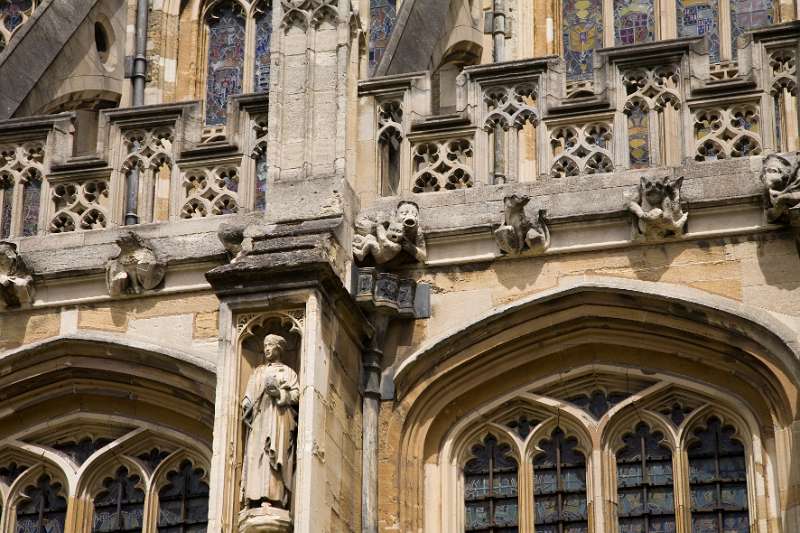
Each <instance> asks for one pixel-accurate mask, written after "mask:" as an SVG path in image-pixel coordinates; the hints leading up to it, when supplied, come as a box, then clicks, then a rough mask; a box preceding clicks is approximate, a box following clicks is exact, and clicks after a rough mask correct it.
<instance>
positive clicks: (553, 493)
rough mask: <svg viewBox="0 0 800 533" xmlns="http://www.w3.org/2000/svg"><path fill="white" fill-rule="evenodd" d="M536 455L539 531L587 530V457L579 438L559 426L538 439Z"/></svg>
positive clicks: (535, 499)
mask: <svg viewBox="0 0 800 533" xmlns="http://www.w3.org/2000/svg"><path fill="white" fill-rule="evenodd" d="M539 449H540V450H541V452H539V453H538V454H536V455H535V456H534V458H533V503H534V507H535V510H534V513H535V514H534V520H535V524H536V531H537V533H539V532H541V533H561V532H566V531H568V532H570V533H587V532H588V531H589V513H588V509H587V502H586V458H585V457H584V455H583V452H581V451H580V450H579V449H578V439H576V438H575V437H568V436H567V435H566V434H565V433H564V431H563V430H562V429H561V428H559V427H557V428H555V429H554V430H553V432H552V433H551V434H550V438H547V439H543V440H542V441H540V442H539Z"/></svg>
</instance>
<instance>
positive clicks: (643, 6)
mask: <svg viewBox="0 0 800 533" xmlns="http://www.w3.org/2000/svg"><path fill="white" fill-rule="evenodd" d="M655 38H656V16H655V0H615V1H614V42H615V43H616V44H617V46H622V45H626V44H638V43H649V42H652V41H654V40H655Z"/></svg>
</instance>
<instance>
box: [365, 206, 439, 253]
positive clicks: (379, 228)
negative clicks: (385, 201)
mask: <svg viewBox="0 0 800 533" xmlns="http://www.w3.org/2000/svg"><path fill="white" fill-rule="evenodd" d="M427 255H428V254H427V248H426V246H425V235H424V234H423V232H422V229H421V228H420V226H419V207H418V206H417V204H415V203H413V202H400V203H399V204H398V205H397V209H396V210H395V212H394V213H393V214H392V216H391V217H389V218H388V219H385V220H381V219H376V218H373V217H370V216H361V217H359V218H358V220H357V221H356V235H355V236H354V237H353V256H354V257H355V259H356V261H357V262H358V263H359V264H366V263H374V264H376V265H385V264H393V263H400V262H408V261H418V262H420V263H422V262H424V261H425V259H426V258H427Z"/></svg>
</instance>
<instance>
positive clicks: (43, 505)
mask: <svg viewBox="0 0 800 533" xmlns="http://www.w3.org/2000/svg"><path fill="white" fill-rule="evenodd" d="M61 493H62V490H61V483H58V482H56V481H53V480H52V479H51V478H50V476H49V475H47V474H44V475H42V476H41V477H39V479H38V480H36V484H35V485H29V486H28V487H26V488H25V490H24V491H23V492H22V495H23V498H22V501H21V502H20V503H19V504H18V505H17V520H16V527H15V533H63V531H64V522H65V520H66V515H67V499H66V498H64V496H62V494H61Z"/></svg>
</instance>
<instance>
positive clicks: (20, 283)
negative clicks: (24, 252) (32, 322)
mask: <svg viewBox="0 0 800 533" xmlns="http://www.w3.org/2000/svg"><path fill="white" fill-rule="evenodd" d="M32 302H33V276H31V271H30V268H28V265H27V264H26V263H25V260H24V259H23V258H22V256H21V255H19V254H18V253H17V245H16V244H14V243H13V242H8V241H0V308H5V307H17V306H19V305H25V304H30V303H32Z"/></svg>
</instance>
